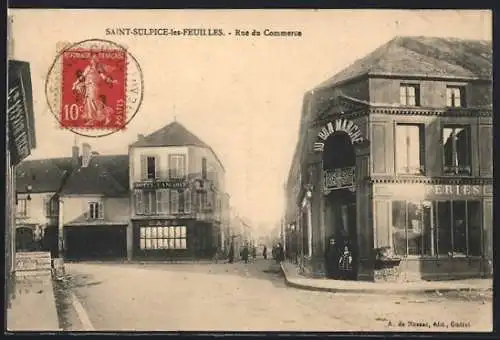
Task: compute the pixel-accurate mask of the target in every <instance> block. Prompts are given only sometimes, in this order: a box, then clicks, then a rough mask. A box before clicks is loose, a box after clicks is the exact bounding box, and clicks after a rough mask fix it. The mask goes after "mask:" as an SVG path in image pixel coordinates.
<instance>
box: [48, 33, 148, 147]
mask: <svg viewBox="0 0 500 340" xmlns="http://www.w3.org/2000/svg"><path fill="white" fill-rule="evenodd" d="M143 86H144V85H143V79H142V72H141V69H140V67H139V64H138V63H137V61H136V59H135V58H134V57H133V56H132V55H131V54H130V53H129V52H128V51H127V50H126V49H125V48H123V47H121V46H120V45H118V44H116V43H113V42H110V41H105V40H96V39H92V40H86V41H83V42H79V43H76V44H72V45H70V46H68V47H66V48H64V49H63V50H62V51H61V52H60V53H59V54H58V56H57V58H56V60H55V61H54V63H53V65H52V66H51V68H50V70H49V73H48V76H47V82H46V95H47V102H48V104H49V108H50V109H51V111H52V113H53V114H54V116H56V118H57V120H58V122H59V126H60V127H61V128H63V129H69V130H71V131H73V132H75V133H77V134H80V135H83V136H88V137H102V136H105V135H109V134H111V133H114V132H116V131H119V130H123V129H124V128H125V127H126V125H127V124H128V123H129V122H130V121H131V120H132V119H133V118H134V116H135V115H136V113H137V111H138V109H139V107H140V105H141V102H142V96H143Z"/></svg>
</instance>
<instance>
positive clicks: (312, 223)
mask: <svg viewBox="0 0 500 340" xmlns="http://www.w3.org/2000/svg"><path fill="white" fill-rule="evenodd" d="M492 137H493V125H492V46H491V42H487V41H475V40H460V39H451V38H450V39H447V38H425V37H397V38H394V39H393V40H391V41H389V42H388V43H386V44H385V45H383V46H381V47H380V48H378V49H376V50H375V51H374V52H372V53H370V54H369V55H368V56H366V57H364V58H362V59H360V60H358V61H356V62H354V63H353V64H352V65H351V66H349V67H348V68H346V69H345V70H343V71H341V72H340V73H338V74H337V75H335V76H334V77H333V78H331V79H329V80H328V81H326V82H325V83H322V84H320V85H319V86H318V87H317V88H315V89H314V90H312V91H309V92H307V93H306V95H305V97H304V105H303V111H302V117H301V125H300V136H299V141H298V143H297V146H296V149H295V154H294V157H293V161H292V165H291V168H290V172H289V178H288V183H287V188H286V193H287V208H286V212H285V223H284V225H285V234H287V235H292V234H290V233H289V230H290V229H293V228H292V227H293V226H295V228H296V230H297V232H298V236H297V237H296V238H295V240H296V241H293V242H295V245H296V247H297V249H298V250H297V251H298V252H299V254H301V259H302V260H301V263H302V267H303V269H304V271H309V272H312V273H313V274H317V275H323V274H324V273H325V270H326V268H325V256H324V255H325V251H326V250H327V249H328V246H329V244H330V240H331V239H337V240H345V241H346V242H347V243H348V245H349V247H350V249H351V250H352V251H353V256H354V265H353V270H354V272H355V277H356V278H358V279H368V280H379V279H387V280H389V279H390V280H414V279H436V278H452V277H478V276H482V275H488V274H491V270H492V269H491V261H492V259H493V252H492V249H493V239H492V229H493V224H492V221H493V216H492V211H493V203H492V202H493V186H492V184H493V156H492V139H493V138H492ZM386 247H389V248H390V249H391V250H392V251H393V252H394V254H395V256H396V257H400V258H401V259H402V261H401V263H400V264H399V266H397V270H393V271H392V272H391V275H388V276H380V270H378V269H375V268H374V254H375V252H376V251H377V249H381V248H386Z"/></svg>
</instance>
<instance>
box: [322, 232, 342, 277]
mask: <svg viewBox="0 0 500 340" xmlns="http://www.w3.org/2000/svg"><path fill="white" fill-rule="evenodd" d="M339 258H340V252H339V247H338V244H337V240H336V239H335V238H333V237H331V238H330V239H329V240H328V244H327V247H326V250H325V269H326V276H327V277H328V278H329V279H338V278H339Z"/></svg>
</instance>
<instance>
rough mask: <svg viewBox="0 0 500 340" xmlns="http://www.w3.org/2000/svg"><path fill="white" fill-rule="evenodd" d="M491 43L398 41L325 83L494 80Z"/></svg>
mask: <svg viewBox="0 0 500 340" xmlns="http://www.w3.org/2000/svg"><path fill="white" fill-rule="evenodd" d="M492 65H493V49H492V44H491V41H486V40H465V39H457V38H437V37H395V38H394V39H392V40H390V41H389V42H387V43H386V44H384V45H382V46H380V47H379V48H377V49H376V50H375V51H373V52H371V53H370V54H368V55H367V56H365V57H363V58H361V59H358V60H356V61H355V62H354V63H353V64H351V65H350V66H348V67H347V68H345V69H344V70H342V71H341V72H339V73H337V74H336V75H335V76H333V77H332V78H330V79H328V80H326V81H325V82H323V83H321V84H320V85H319V86H317V87H316V89H321V88H325V87H333V86H336V85H339V84H340V83H343V82H345V81H347V80H350V79H353V78H357V77H360V76H363V75H377V74H378V75H412V76H424V77H453V78H460V79H485V80H491V79H492V73H493V71H492Z"/></svg>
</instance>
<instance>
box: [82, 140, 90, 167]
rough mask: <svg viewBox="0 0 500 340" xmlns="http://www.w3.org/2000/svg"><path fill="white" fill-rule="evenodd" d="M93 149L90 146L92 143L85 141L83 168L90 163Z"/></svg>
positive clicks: (83, 145)
mask: <svg viewBox="0 0 500 340" xmlns="http://www.w3.org/2000/svg"><path fill="white" fill-rule="evenodd" d="M91 152H92V150H91V148H90V144H88V143H83V144H82V168H86V167H88V165H89V163H90V157H91V156H92V153H91Z"/></svg>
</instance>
